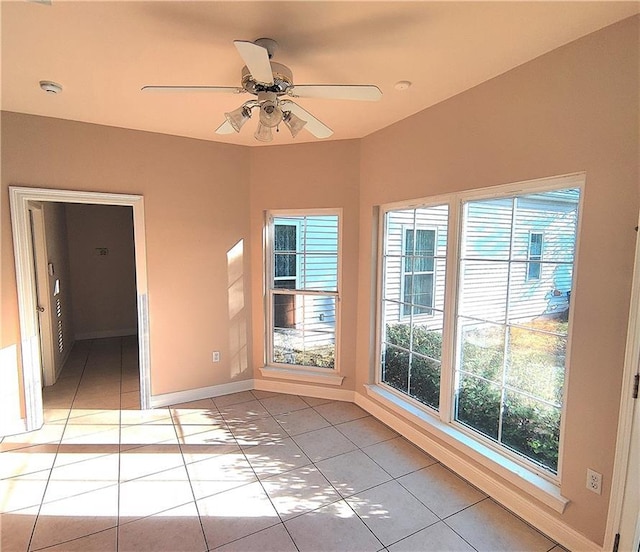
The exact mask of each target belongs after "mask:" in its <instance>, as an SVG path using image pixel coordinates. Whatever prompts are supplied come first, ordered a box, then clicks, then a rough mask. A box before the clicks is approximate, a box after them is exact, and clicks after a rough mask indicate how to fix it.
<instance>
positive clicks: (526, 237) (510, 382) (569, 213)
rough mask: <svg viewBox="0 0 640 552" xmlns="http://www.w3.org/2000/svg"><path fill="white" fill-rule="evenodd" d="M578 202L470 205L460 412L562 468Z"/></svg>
mask: <svg viewBox="0 0 640 552" xmlns="http://www.w3.org/2000/svg"><path fill="white" fill-rule="evenodd" d="M578 200H579V191H578V190H575V189H571V190H558V191H554V192H547V193H539V194H530V195H523V196H519V197H515V198H501V199H498V200H496V199H492V200H487V201H476V202H468V203H467V204H465V206H464V210H463V223H462V244H463V245H462V254H461V258H460V260H459V266H460V268H459V271H460V272H459V292H458V304H459V311H458V324H457V328H458V332H457V335H458V347H457V351H458V352H457V360H456V377H455V382H456V389H455V411H454V418H455V420H456V421H458V422H460V423H462V424H464V425H466V426H468V427H470V428H471V429H473V430H474V431H477V432H479V433H481V434H483V435H485V436H487V437H489V438H490V439H492V440H495V441H496V442H498V443H500V444H502V445H504V446H505V447H507V448H509V449H510V450H513V451H515V452H517V453H518V454H522V455H524V456H525V457H527V458H529V459H530V460H532V461H534V462H535V463H537V464H538V465H540V466H542V467H544V468H546V469H548V470H550V471H552V472H554V473H555V472H556V471H557V467H558V443H559V428H560V412H561V408H562V393H563V385H564V373H565V361H566V358H565V357H566V348H567V334H568V322H567V321H568V309H569V300H570V294H571V281H572V278H571V276H572V273H573V257H574V249H575V236H576V229H577V206H578ZM483 229H486V230H483ZM498 234H499V235H498ZM547 241H548V242H549V243H547ZM551 244H553V246H551ZM543 254H544V258H543Z"/></svg>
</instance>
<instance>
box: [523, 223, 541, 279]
mask: <svg viewBox="0 0 640 552" xmlns="http://www.w3.org/2000/svg"><path fill="white" fill-rule="evenodd" d="M534 235H535V236H540V254H539V255H532V254H531V244H532V243H533V242H532V238H533V236H534ZM543 259H544V232H540V231H535V230H531V231H529V241H528V243H527V275H526V280H527V282H538V281H540V280H541V279H542V264H541V263H542V261H543ZM532 263H536V265H537V266H538V276H535V277H532V276H531V273H530V272H529V270H530V267H531V266H532Z"/></svg>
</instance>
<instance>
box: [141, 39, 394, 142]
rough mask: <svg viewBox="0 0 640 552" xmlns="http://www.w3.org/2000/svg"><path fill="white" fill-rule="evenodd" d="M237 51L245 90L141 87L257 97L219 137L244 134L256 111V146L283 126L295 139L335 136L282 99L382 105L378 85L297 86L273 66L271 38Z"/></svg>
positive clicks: (231, 117)
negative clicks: (306, 133)
mask: <svg viewBox="0 0 640 552" xmlns="http://www.w3.org/2000/svg"><path fill="white" fill-rule="evenodd" d="M234 45H235V47H236V49H237V50H238V53H239V54H240V57H241V58H242V60H243V61H244V63H245V66H244V67H243V68H242V73H241V81H240V82H241V85H242V87H230V86H202V85H198V86H175V85H171V86H155V85H154V86H143V87H142V90H143V91H145V92H146V91H162V92H185V91H200V92H201V91H210V92H222V93H233V94H242V93H247V92H248V93H249V94H252V95H254V96H256V97H257V99H252V100H249V101H247V102H245V103H244V104H242V105H241V106H240V107H238V108H237V109H234V110H233V111H230V112H228V113H225V114H224V116H225V122H224V123H222V124H221V125H220V126H219V127H218V128H217V129H216V134H229V133H233V132H240V130H241V129H242V127H243V125H244V124H245V123H246V122H247V121H248V120H249V119H250V118H251V114H252V110H253V109H254V108H256V107H257V108H259V112H260V116H259V123H258V128H257V130H256V132H255V134H254V137H255V138H256V140H259V141H261V142H271V141H272V140H273V129H274V128H275V129H276V130H277V129H278V125H279V124H280V123H282V122H284V124H285V126H286V127H287V128H288V129H289V131H290V132H291V136H292V137H294V138H295V137H296V136H297V135H298V133H299V132H300V131H301V130H302V129H303V128H306V130H308V131H309V132H310V133H311V134H312V135H313V136H315V137H316V138H328V137H329V136H331V135H332V134H333V130H331V129H330V128H329V127H328V126H327V125H325V124H324V123H322V122H321V121H320V120H318V119H317V118H316V117H314V116H313V115H312V114H311V113H309V112H308V111H306V110H305V109H304V108H302V107H301V106H300V105H298V104H297V103H295V102H292V101H291V100H288V99H286V98H284V97H283V96H289V97H291V98H326V99H334V100H364V101H378V100H380V99H381V98H382V92H381V91H380V89H379V88H378V87H377V86H374V85H365V84H357V85H349V84H302V85H297V86H296V85H294V84H293V73H292V72H291V69H289V68H288V67H287V66H286V65H282V64H281V63H275V62H272V61H271V57H272V56H273V53H274V51H275V49H276V47H277V43H276V42H275V41H274V40H272V39H270V38H259V39H258V40H256V41H255V42H249V41H246V40H236V41H234Z"/></svg>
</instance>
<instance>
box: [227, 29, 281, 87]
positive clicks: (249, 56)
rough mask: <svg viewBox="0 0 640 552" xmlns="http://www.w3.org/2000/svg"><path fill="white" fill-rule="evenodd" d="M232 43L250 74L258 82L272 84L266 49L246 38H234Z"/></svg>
mask: <svg viewBox="0 0 640 552" xmlns="http://www.w3.org/2000/svg"><path fill="white" fill-rule="evenodd" d="M233 43H234V44H235V46H236V48H237V49H238V53H239V54H240V57H241V58H242V60H243V61H244V64H245V65H246V66H247V69H249V73H251V76H252V77H253V78H254V79H255V80H257V81H258V82H262V83H264V84H273V72H272V71H271V62H270V61H269V52H268V51H267V49H266V48H263V47H262V46H258V45H257V44H254V43H253V42H248V41H246V40H234V41H233Z"/></svg>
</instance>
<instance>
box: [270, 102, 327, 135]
mask: <svg viewBox="0 0 640 552" xmlns="http://www.w3.org/2000/svg"><path fill="white" fill-rule="evenodd" d="M280 107H281V108H282V110H283V111H291V113H293V114H294V115H297V116H298V117H300V118H301V119H302V120H303V121H307V124H306V125H305V127H304V128H305V129H306V130H308V131H309V132H310V133H311V134H313V135H314V136H315V137H316V138H329V136H331V135H332V134H333V130H331V129H330V128H329V127H328V126H327V125H325V124H324V123H323V122H321V121H319V120H318V119H316V118H315V117H314V116H313V115H311V113H309V112H308V111H307V110H306V109H304V108H302V107H300V106H299V105H298V104H297V103H295V102H292V101H289V100H283V101H281V102H280Z"/></svg>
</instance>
